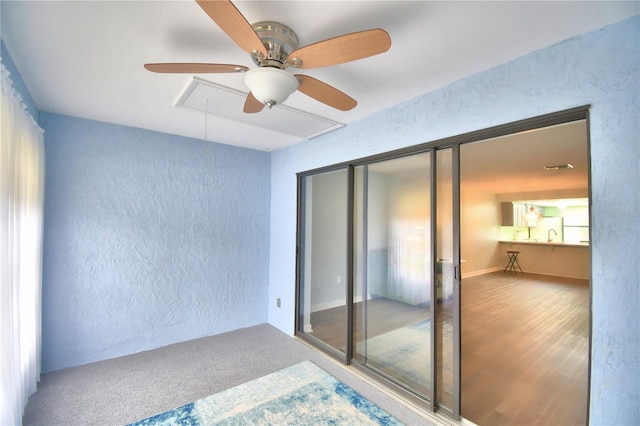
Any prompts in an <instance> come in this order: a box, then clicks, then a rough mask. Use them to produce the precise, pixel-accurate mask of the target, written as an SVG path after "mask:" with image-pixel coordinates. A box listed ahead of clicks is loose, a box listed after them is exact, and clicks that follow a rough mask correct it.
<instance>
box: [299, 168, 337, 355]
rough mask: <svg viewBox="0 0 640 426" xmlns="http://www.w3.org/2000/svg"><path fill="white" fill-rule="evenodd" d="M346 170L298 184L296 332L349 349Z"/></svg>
mask: <svg viewBox="0 0 640 426" xmlns="http://www.w3.org/2000/svg"><path fill="white" fill-rule="evenodd" d="M347 187H348V172H347V169H341V170H337V171H330V172H326V173H321V174H315V175H311V176H305V177H302V178H301V179H300V182H299V191H300V193H299V197H300V199H299V206H300V207H301V208H300V211H299V214H298V216H299V218H298V226H299V250H300V252H299V260H298V262H299V270H298V277H299V282H300V283H299V290H298V292H299V294H298V331H300V332H303V333H305V334H306V335H308V336H311V337H312V338H314V339H317V340H319V341H320V342H322V344H324V345H327V346H328V347H329V348H330V349H333V350H337V351H339V352H341V353H343V354H344V353H346V352H347V326H348V324H347V316H348V315H347V308H348V306H347V292H346V288H347V270H348V268H347V262H348V260H347V259H348V255H347V210H348V209H347V200H348V198H347Z"/></svg>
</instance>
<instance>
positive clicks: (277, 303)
mask: <svg viewBox="0 0 640 426" xmlns="http://www.w3.org/2000/svg"><path fill="white" fill-rule="evenodd" d="M276 306H277V307H278V308H279V307H280V298H279V297H278V298H277V299H276Z"/></svg>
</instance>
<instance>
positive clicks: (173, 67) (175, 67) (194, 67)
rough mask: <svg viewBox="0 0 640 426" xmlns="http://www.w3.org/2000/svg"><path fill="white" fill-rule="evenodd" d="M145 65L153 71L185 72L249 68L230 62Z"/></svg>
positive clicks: (243, 70)
mask: <svg viewBox="0 0 640 426" xmlns="http://www.w3.org/2000/svg"><path fill="white" fill-rule="evenodd" d="M144 67H145V68H146V69H147V70H149V71H152V72H161V73H183V74H207V73H225V72H246V71H248V70H249V68H247V67H245V66H242V65H230V64H189V63H164V64H144Z"/></svg>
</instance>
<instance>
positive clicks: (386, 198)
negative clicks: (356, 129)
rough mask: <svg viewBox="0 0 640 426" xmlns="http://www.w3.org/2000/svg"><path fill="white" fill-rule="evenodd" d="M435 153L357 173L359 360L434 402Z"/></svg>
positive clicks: (356, 349) (364, 168)
mask: <svg viewBox="0 0 640 426" xmlns="http://www.w3.org/2000/svg"><path fill="white" fill-rule="evenodd" d="M430 162H431V159H430V153H428V152H427V153H421V154H416V155H412V156H408V157H402V158H396V159H391V160H387V161H381V162H375V163H371V164H367V165H361V166H356V167H355V169H354V182H355V185H354V186H355V188H354V198H355V203H354V217H355V219H354V251H355V254H354V294H353V295H354V299H353V313H354V316H353V321H354V327H353V331H354V336H353V345H354V358H355V360H356V361H358V362H359V363H361V364H363V365H364V366H366V367H368V368H370V369H372V370H374V371H376V372H378V373H379V374H382V375H383V376H385V377H386V378H388V379H390V380H392V381H394V382H396V383H398V384H400V385H402V386H403V387H405V388H407V389H409V390H411V391H413V392H414V393H417V394H418V395H420V396H422V397H424V398H426V399H431V397H432V395H431V394H432V391H431V387H432V386H431V368H432V367H431V366H432V363H431V358H432V353H431V351H432V337H431V336H432V330H433V327H432V324H431V319H432V314H431V309H432V303H431V301H432V288H431V283H432V280H431V277H432V270H433V269H432V259H433V255H432V233H431V232H432V231H431V187H430V182H431V179H430V171H431V167H430Z"/></svg>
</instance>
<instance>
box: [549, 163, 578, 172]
mask: <svg viewBox="0 0 640 426" xmlns="http://www.w3.org/2000/svg"><path fill="white" fill-rule="evenodd" d="M544 169H545V170H560V169H573V166H572V165H571V164H569V163H567V164H558V165H557V166H544Z"/></svg>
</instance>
